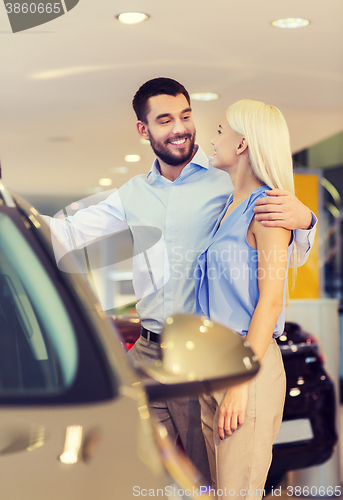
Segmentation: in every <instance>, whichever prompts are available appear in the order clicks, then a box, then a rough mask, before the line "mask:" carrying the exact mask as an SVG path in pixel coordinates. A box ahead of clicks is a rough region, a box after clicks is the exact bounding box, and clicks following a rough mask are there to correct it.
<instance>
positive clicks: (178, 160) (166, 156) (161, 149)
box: [148, 131, 195, 167]
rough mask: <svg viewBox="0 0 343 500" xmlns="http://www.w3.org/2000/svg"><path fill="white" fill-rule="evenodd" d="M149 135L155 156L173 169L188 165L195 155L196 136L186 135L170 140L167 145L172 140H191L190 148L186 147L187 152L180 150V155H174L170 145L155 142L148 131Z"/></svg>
mask: <svg viewBox="0 0 343 500" xmlns="http://www.w3.org/2000/svg"><path fill="white" fill-rule="evenodd" d="M148 134H149V140H150V145H151V147H152V150H153V152H154V153H155V155H156V156H157V157H158V158H160V159H161V160H162V161H163V162H164V163H166V164H167V165H170V166H172V167H178V166H179V165H182V164H183V163H187V162H188V161H189V160H190V159H191V158H192V155H193V149H194V142H195V134H193V136H192V134H184V135H182V136H179V137H175V138H174V139H170V140H169V141H168V143H167V144H169V142H170V141H171V140H179V139H184V138H187V139H190V141H189V143H188V144H189V145H188V147H185V148H184V149H185V151H183V152H181V149H180V150H179V151H180V152H179V154H175V153H176V152H175V153H172V152H170V151H169V150H168V145H167V144H164V143H161V142H158V141H155V139H154V138H153V137H152V135H151V134H150V132H149V131H148Z"/></svg>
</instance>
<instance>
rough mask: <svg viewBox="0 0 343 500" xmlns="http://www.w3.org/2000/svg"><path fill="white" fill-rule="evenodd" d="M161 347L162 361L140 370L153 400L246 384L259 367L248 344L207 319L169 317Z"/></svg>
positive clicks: (184, 316)
mask: <svg viewBox="0 0 343 500" xmlns="http://www.w3.org/2000/svg"><path fill="white" fill-rule="evenodd" d="M161 347H162V360H161V361H155V362H154V363H152V364H146V365H143V366H140V368H139V371H140V373H141V375H142V376H141V379H142V383H143V385H144V387H145V389H146V391H147V393H148V396H149V399H150V401H154V400H158V399H165V398H170V397H179V396H186V395H195V394H200V393H203V392H212V391H214V390H218V389H222V388H225V387H229V386H232V385H236V384H239V383H242V382H246V381H248V380H250V379H251V378H252V377H254V376H255V375H256V373H257V372H258V370H259V367H260V365H259V362H258V360H257V357H256V356H255V354H254V353H253V351H252V349H251V348H250V346H249V343H248V342H247V341H244V340H243V339H242V338H241V337H240V336H239V335H238V334H237V333H235V332H233V331H232V330H230V329H228V328H226V327H224V326H222V325H219V324H217V323H215V322H213V321H211V320H209V319H208V318H205V317H200V316H193V315H189V314H177V315H175V316H172V317H170V318H167V320H166V322H165V325H164V328H163V333H162V343H161Z"/></svg>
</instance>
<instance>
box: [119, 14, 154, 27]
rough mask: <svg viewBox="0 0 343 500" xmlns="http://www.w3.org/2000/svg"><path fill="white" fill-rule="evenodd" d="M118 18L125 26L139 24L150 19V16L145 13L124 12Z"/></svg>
mask: <svg viewBox="0 0 343 500" xmlns="http://www.w3.org/2000/svg"><path fill="white" fill-rule="evenodd" d="M116 18H117V19H118V21H120V22H121V23H123V24H138V23H141V22H143V21H146V20H147V19H149V16H148V14H144V12H122V13H121V14H118V15H117V16H116Z"/></svg>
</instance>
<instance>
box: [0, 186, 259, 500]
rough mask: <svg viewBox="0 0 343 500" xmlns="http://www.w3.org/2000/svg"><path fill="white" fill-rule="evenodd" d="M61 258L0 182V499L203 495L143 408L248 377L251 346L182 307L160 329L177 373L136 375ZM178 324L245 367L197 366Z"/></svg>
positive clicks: (161, 369)
mask: <svg viewBox="0 0 343 500" xmlns="http://www.w3.org/2000/svg"><path fill="white" fill-rule="evenodd" d="M66 257H67V256H66ZM64 264H65V265H66V267H67V268H68V272H62V271H61V270H60V269H59V268H58V267H57V265H56V261H55V255H54V252H53V249H52V247H51V242H50V231H49V228H48V226H47V225H46V224H45V223H44V221H43V220H42V218H41V217H40V216H39V214H38V212H37V211H36V210H35V209H34V208H33V207H32V206H31V205H29V204H28V203H26V202H25V201H24V200H22V199H21V198H20V197H19V196H17V195H15V194H13V193H10V192H9V191H8V190H7V189H6V188H5V187H4V186H3V185H2V184H1V182H0V408H1V411H0V455H1V468H0V484H1V498H4V499H6V500H37V499H38V498H44V499H46V498H49V500H61V499H65V500H78V499H81V498H82V500H94V499H95V498H101V499H102V500H113V499H114V498H118V499H119V498H120V499H127V498H132V496H152V495H153V494H154V493H155V494H156V495H157V494H158V493H157V492H160V493H161V492H163V495H164V496H168V497H170V498H172V499H176V498H184V499H186V498H187V499H188V498H190V497H198V494H197V492H199V488H201V487H202V486H203V484H202V482H201V479H200V478H199V475H198V473H197V471H196V470H195V469H194V467H193V466H192V464H191V463H190V461H189V460H187V459H185V457H184V456H181V455H179V454H177V453H176V451H175V448H174V447H173V446H172V445H171V443H170V442H169V440H168V437H167V435H166V431H165V428H164V427H163V426H162V425H161V424H159V423H157V422H155V421H154V419H153V418H152V416H151V415H150V411H149V407H148V400H147V393H148V394H149V398H152V399H153V398H154V397H158V395H159V394H160V393H161V390H163V393H166V394H169V395H175V394H178V393H180V394H181V393H182V394H185V393H188V394H192V393H198V392H199V391H203V390H204V387H205V386H204V384H205V383H206V384H207V383H209V384H210V386H213V388H215V387H223V386H224V385H230V384H231V383H235V382H236V381H237V382H239V381H240V379H241V380H242V379H246V380H248V379H250V378H251V377H252V376H253V375H254V374H255V373H256V372H257V370H258V362H256V361H255V358H254V355H253V353H252V351H251V349H249V348H247V347H246V346H244V345H243V343H242V342H241V343H239V344H237V339H236V336H235V335H234V334H233V333H232V332H230V331H228V330H227V329H224V328H223V327H219V329H218V328H217V326H216V325H215V324H213V323H212V322H211V325H207V326H206V328H204V326H203V322H202V323H201V325H200V323H199V320H198V319H196V318H194V316H186V315H179V316H178V317H177V316H175V317H173V318H169V325H168V326H167V327H166V330H165V332H164V335H166V339H167V340H168V342H169V343H170V344H173V346H175V348H176V349H178V351H177V352H176V354H177V355H178V358H179V359H180V363H179V368H180V369H179V371H178V373H177V374H175V373H173V372H172V371H171V370H169V369H168V365H167V364H165V363H164V360H163V361H162V364H161V365H160V366H158V367H157V366H154V365H153V366H150V367H146V370H144V369H143V368H142V369H141V371H140V372H136V371H135V370H133V369H132V367H130V365H129V363H128V362H127V359H126V354H125V352H124V349H123V348H122V345H121V343H120V340H119V336H118V333H117V332H116V330H115V329H114V328H113V325H112V324H111V322H110V321H109V320H108V318H107V316H106V314H105V313H104V311H103V310H102V308H101V306H100V304H99V303H98V302H97V300H96V299H95V297H94V295H93V294H92V293H91V291H90V288H89V286H88V285H87V283H86V282H85V280H84V279H83V278H82V277H81V276H80V273H79V269H78V268H77V267H75V266H74V264H73V262H71V261H70V262H68V259H67V260H65V263H64ZM200 327H201V328H202V330H203V334H202V336H199V328H200ZM205 330H206V332H208V333H206V332H205ZM185 331H186V332H187V335H189V336H190V338H192V342H193V343H194V345H196V346H197V349H198V348H199V350H200V351H203V352H205V353H207V352H209V351H211V350H212V349H213V348H214V349H215V351H214V352H212V354H213V358H215V357H216V349H217V347H216V346H213V341H212V338H215V339H217V345H218V346H220V349H221V350H222V349H223V348H224V349H225V350H226V352H227V356H228V357H229V358H230V352H232V353H233V351H235V352H234V359H238V361H240V366H238V365H237V364H236V368H235V369H234V370H232V372H231V374H229V373H227V364H226V363H225V364H224V363H223V364H222V366H221V367H218V366H212V367H209V366H208V364H206V363H203V365H206V366H204V367H203V366H197V359H193V360H192V359H191V360H190V359H188V358H187V354H188V353H187V350H186V349H183V347H184V346H183V344H184V342H183V343H182V339H183V340H184V337H185ZM200 337H201V338H200ZM199 342H200V343H199ZM237 349H238V352H239V354H238V357H237ZM174 352H175V351H174ZM188 352H189V351H188ZM166 355H167V356H168V349H167V351H166ZM245 357H248V359H249V360H250V363H249V364H247V365H249V369H248V368H247V367H246V366H247V365H244V362H243V361H244V358H245ZM188 366H191V370H192V380H191V381H189V380H188V378H189V377H188V375H189V372H188ZM204 370H207V372H206V373H205V372H204ZM193 488H194V491H195V493H193ZM205 498H209V497H208V496H206V495H205Z"/></svg>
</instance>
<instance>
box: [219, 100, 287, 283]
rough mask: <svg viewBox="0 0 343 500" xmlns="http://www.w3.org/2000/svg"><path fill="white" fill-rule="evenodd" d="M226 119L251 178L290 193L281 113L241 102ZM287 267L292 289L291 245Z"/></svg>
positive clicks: (246, 101)
mask: <svg viewBox="0 0 343 500" xmlns="http://www.w3.org/2000/svg"><path fill="white" fill-rule="evenodd" d="M226 118H227V121H228V122H229V125H230V127H231V128H232V129H233V130H234V131H235V132H237V133H238V134H240V135H241V136H243V137H245V138H246V141H247V143H248V152H249V160H250V165H251V168H252V170H253V172H254V174H255V176H256V177H257V178H258V179H259V180H260V181H262V182H264V183H265V184H266V185H267V186H269V187H271V188H273V189H285V190H287V191H289V192H290V193H292V194H294V179H293V160H292V152H291V143H290V138H289V131H288V126H287V123H286V120H285V118H284V116H283V114H282V113H281V111H280V110H279V109H278V108H276V107H275V106H271V105H269V104H265V103H264V102H260V101H252V100H250V99H243V100H242V101H237V102H235V103H234V104H232V105H231V106H230V107H229V108H228V109H227V111H226ZM290 266H291V267H293V279H292V285H293V287H294V283H295V276H296V267H297V251H296V245H295V242H294V244H293V252H292V256H291V262H290ZM293 287H292V288H293Z"/></svg>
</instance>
